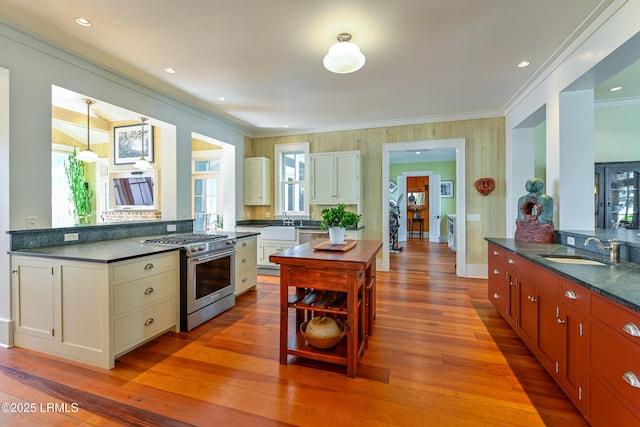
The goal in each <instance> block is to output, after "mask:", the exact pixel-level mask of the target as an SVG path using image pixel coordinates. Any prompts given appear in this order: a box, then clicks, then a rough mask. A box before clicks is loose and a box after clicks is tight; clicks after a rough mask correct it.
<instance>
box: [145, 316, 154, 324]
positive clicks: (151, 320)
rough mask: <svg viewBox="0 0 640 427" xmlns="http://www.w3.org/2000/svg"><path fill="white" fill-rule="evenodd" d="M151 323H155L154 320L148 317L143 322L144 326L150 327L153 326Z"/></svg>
mask: <svg viewBox="0 0 640 427" xmlns="http://www.w3.org/2000/svg"><path fill="white" fill-rule="evenodd" d="M153 322H155V320H153V317H150V318H148V319H147V320H145V321H144V326H151V325H153Z"/></svg>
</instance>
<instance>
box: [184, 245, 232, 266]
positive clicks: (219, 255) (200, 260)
mask: <svg viewBox="0 0 640 427" xmlns="http://www.w3.org/2000/svg"><path fill="white" fill-rule="evenodd" d="M235 253H236V250H235V248H234V249H232V250H229V251H224V252H216V253H213V254H211V255H209V256H205V257H202V258H193V262H195V263H196V264H202V263H203V262H208V261H213V260H216V259H220V258H224V257H226V256H229V255H233V254H235Z"/></svg>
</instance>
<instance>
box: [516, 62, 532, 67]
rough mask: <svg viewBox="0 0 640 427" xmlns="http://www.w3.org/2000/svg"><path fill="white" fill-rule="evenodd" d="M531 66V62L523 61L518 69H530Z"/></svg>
mask: <svg viewBox="0 0 640 427" xmlns="http://www.w3.org/2000/svg"><path fill="white" fill-rule="evenodd" d="M529 64H531V63H530V62H529V61H522V62H521V63H519V64H518V68H524V67H528V66H529Z"/></svg>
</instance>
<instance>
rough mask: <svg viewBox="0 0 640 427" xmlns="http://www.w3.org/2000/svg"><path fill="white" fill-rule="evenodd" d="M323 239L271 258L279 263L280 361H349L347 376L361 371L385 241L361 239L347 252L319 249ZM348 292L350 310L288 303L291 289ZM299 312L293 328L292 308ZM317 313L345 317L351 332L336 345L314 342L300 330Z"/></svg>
mask: <svg viewBox="0 0 640 427" xmlns="http://www.w3.org/2000/svg"><path fill="white" fill-rule="evenodd" d="M324 242H326V240H324V239H316V240H314V241H313V245H312V242H309V243H305V244H303V245H298V246H295V247H293V248H289V249H287V250H284V251H282V252H278V253H275V254H273V255H271V256H270V257H269V259H270V261H271V262H273V263H276V264H280V363H281V364H286V363H287V361H288V356H289V355H294V356H298V357H303V358H307V359H313V360H318V361H322V362H329V363H335V364H340V365H345V366H346V368H347V369H346V370H347V376H349V377H354V378H355V376H356V374H357V366H358V358H359V357H360V356H362V354H363V353H364V349H365V347H366V344H367V340H368V337H369V336H370V335H371V332H372V328H371V322H372V320H373V318H374V316H375V274H376V255H377V254H378V252H379V251H380V249H381V248H382V242H381V241H376V240H359V241H357V243H356V245H355V246H354V247H353V248H351V249H349V250H347V251H330V250H318V249H315V247H318V246H319V245H321V244H322V243H324ZM290 288H293V290H294V291H298V290H305V289H306V290H311V289H313V290H316V291H326V292H344V293H346V297H347V298H346V309H340V308H322V307H313V306H302V305H300V304H298V303H296V302H292V303H290V302H289V289H290ZM291 310H293V311H295V323H294V325H295V328H292V329H293V330H291V331H289V326H290V325H289V313H290V311H291ZM314 315H327V316H334V317H339V318H340V317H342V318H345V319H346V321H345V323H346V325H347V331H346V339H343V340H342V342H341V343H339V344H338V345H337V347H335V348H333V349H327V350H323V349H317V348H314V347H311V346H310V345H309V344H308V343H307V342H306V341H305V339H304V337H303V336H302V334H301V333H300V330H299V329H300V325H302V323H303V322H304V321H305V320H308V319H310V318H311V317H313V316H314Z"/></svg>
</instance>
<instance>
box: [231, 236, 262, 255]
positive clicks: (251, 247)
mask: <svg viewBox="0 0 640 427" xmlns="http://www.w3.org/2000/svg"><path fill="white" fill-rule="evenodd" d="M237 242H238V243H237V244H236V251H237V252H238V253H240V252H242V251H253V252H256V251H257V247H258V239H257V238H255V237H251V238H245V239H238V241H237ZM256 253H257V252H256Z"/></svg>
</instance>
